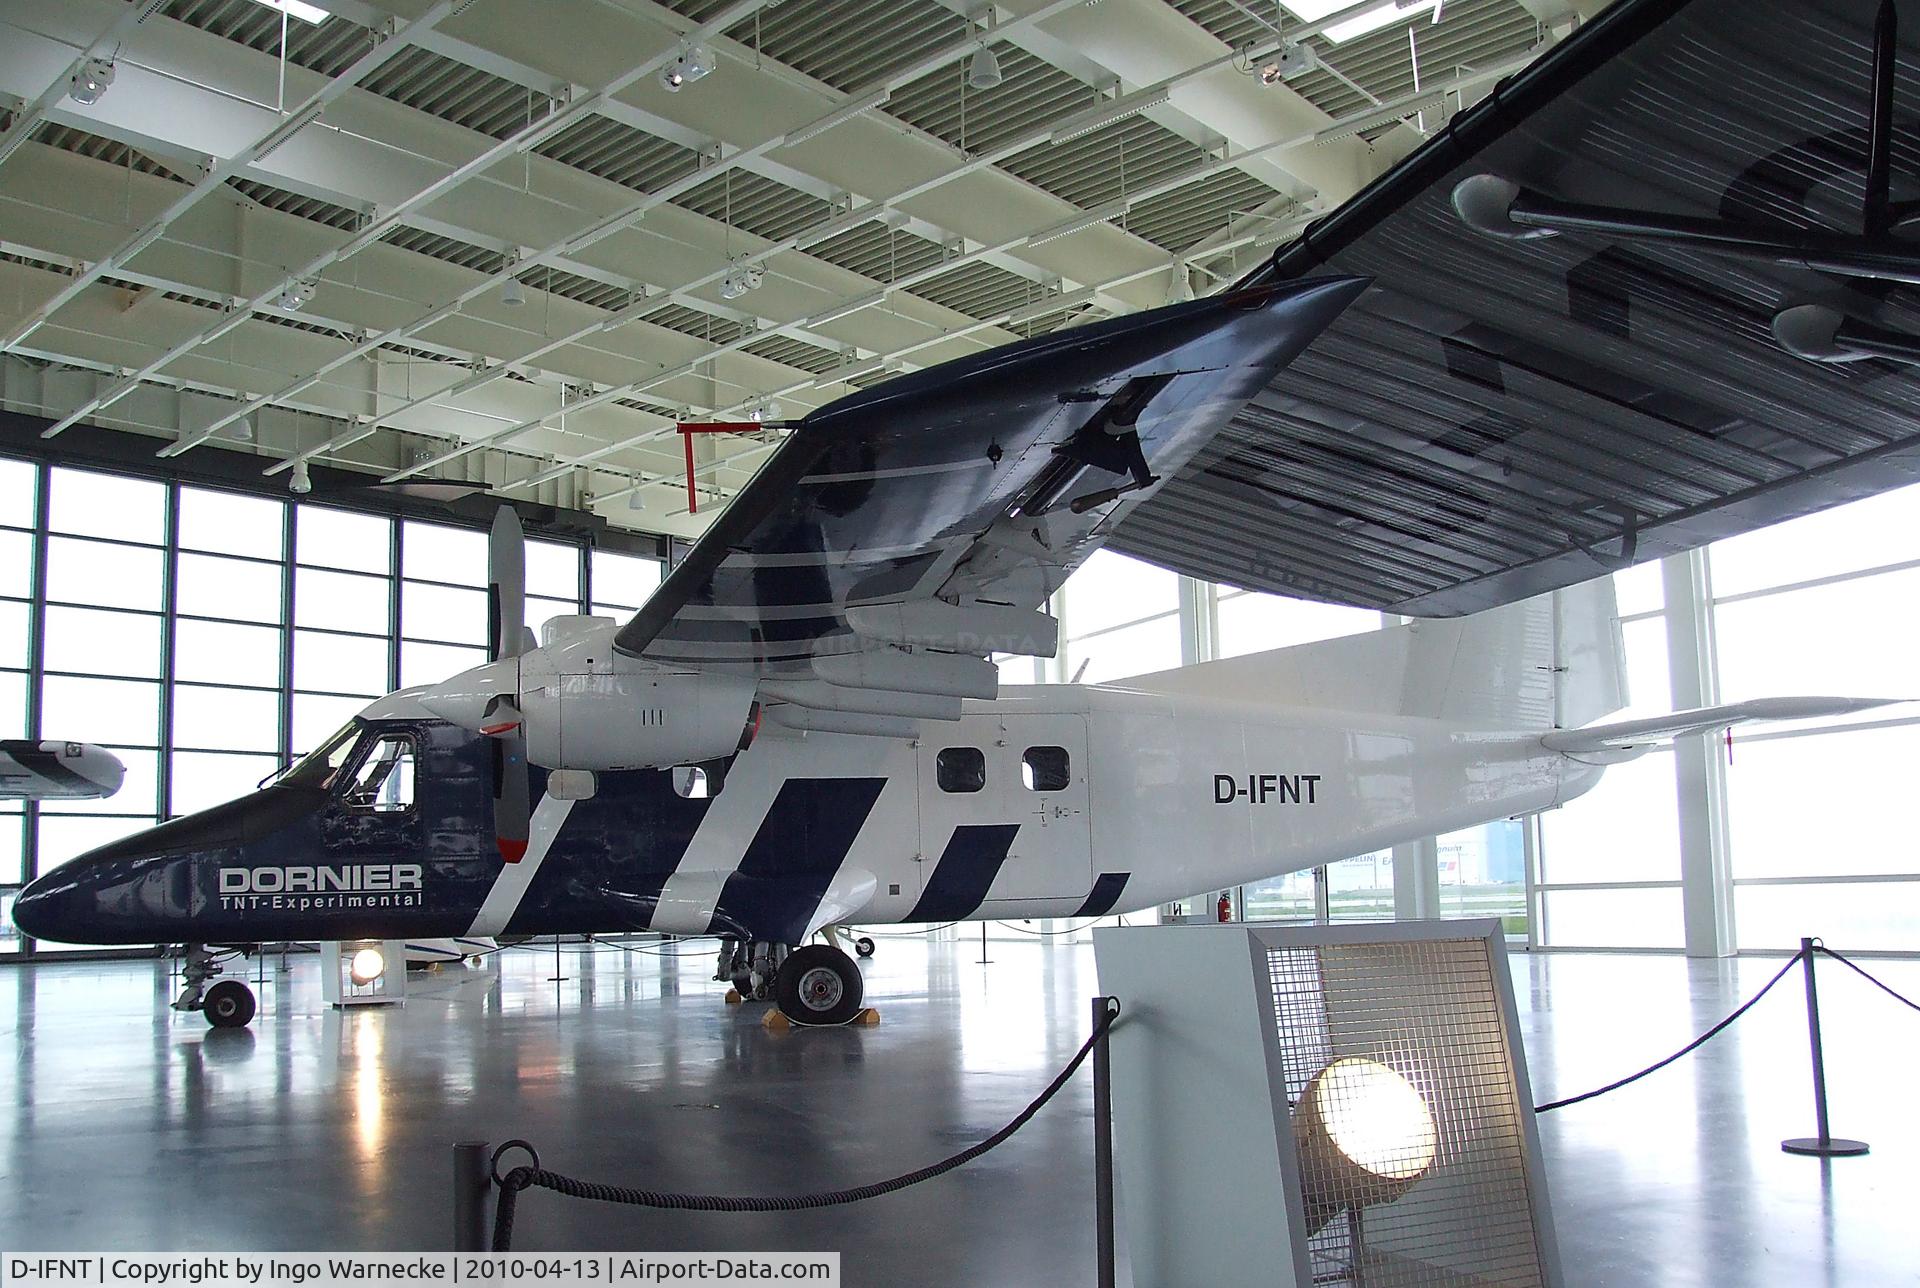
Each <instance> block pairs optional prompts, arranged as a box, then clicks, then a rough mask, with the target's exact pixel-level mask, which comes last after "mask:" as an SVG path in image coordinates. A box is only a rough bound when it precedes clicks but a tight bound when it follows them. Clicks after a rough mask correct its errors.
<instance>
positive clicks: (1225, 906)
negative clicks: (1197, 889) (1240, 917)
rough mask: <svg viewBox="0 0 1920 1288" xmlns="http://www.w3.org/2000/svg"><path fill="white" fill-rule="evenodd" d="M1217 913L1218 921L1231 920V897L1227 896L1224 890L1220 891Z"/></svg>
mask: <svg viewBox="0 0 1920 1288" xmlns="http://www.w3.org/2000/svg"><path fill="white" fill-rule="evenodd" d="M1217 911H1218V912H1219V914H1220V920H1222V921H1232V920H1233V896H1232V895H1230V894H1228V893H1227V892H1226V891H1225V890H1222V891H1221V892H1220V903H1219V906H1218V909H1217Z"/></svg>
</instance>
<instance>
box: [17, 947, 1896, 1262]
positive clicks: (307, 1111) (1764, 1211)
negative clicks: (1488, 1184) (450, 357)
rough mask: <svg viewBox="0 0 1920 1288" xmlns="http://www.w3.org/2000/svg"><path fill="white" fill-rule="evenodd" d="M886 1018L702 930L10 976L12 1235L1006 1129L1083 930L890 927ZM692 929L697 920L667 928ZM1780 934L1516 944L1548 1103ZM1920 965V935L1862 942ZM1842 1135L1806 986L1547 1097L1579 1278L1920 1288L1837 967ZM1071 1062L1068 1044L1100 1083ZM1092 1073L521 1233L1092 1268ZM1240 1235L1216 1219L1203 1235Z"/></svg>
mask: <svg viewBox="0 0 1920 1288" xmlns="http://www.w3.org/2000/svg"><path fill="white" fill-rule="evenodd" d="M881 942H882V947H881V951H880V955H879V956H878V958H876V959H875V960H874V961H873V962H871V963H869V976H868V979H869V983H868V995H869V998H870V1000H872V1001H873V1002H875V1003H876V1004H877V1005H878V1006H879V1007H880V1009H881V1011H882V1013H883V1023H882V1024H881V1025H880V1026H879V1027H877V1028H873V1029H847V1030H836V1031H831V1032H827V1031H816V1032H807V1033H790V1034H783V1035H775V1034H769V1033H767V1032H765V1031H763V1030H762V1029H761V1028H760V1026H759V1024H758V1023H757V1018H758V1017H757V1014H756V1013H755V1012H754V1011H753V1010H752V1009H751V1008H739V1007H727V1006H724V1005H722V1003H721V994H720V989H719V986H718V985H715V984H712V983H710V982H709V981H708V980H707V978H706V976H707V975H708V974H709V973H710V958H709V956H708V955H707V954H706V953H705V952H704V951H703V952H701V953H700V954H699V955H698V956H691V955H690V956H687V957H684V958H675V957H671V956H667V955H665V954H664V953H663V952H660V951H654V952H645V953H643V952H627V951H620V950H618V949H612V948H602V949H600V950H598V951H584V952H579V953H572V952H570V953H569V954H568V955H566V956H563V957H561V958H560V959H559V960H560V969H559V973H560V974H563V975H565V976H566V978H565V979H562V980H560V981H558V982H555V981H553V980H551V979H550V977H551V976H553V975H554V974H555V959H554V957H553V955H552V954H551V953H550V952H548V953H538V952H533V951H530V950H518V951H510V952H506V953H502V954H501V955H500V956H499V957H498V958H496V959H495V960H494V961H493V962H492V963H490V964H489V965H488V966H486V967H485V968H468V969H465V970H442V971H439V972H436V973H434V974H432V975H430V976H428V977H427V978H425V979H416V982H415V984H414V986H413V988H412V990H411V993H410V995H409V998H408V1000H407V1003H406V1005H405V1006H404V1008H401V1009H398V1010H363V1011H358V1012H354V1013H349V1014H341V1013H338V1012H335V1011H332V1010H329V1009H328V1008H326V1007H324V1006H323V1005H322V1003H321V1000H320V995H319V980H318V973H317V968H318V962H317V960H316V959H315V958H312V957H307V958H296V959H295V960H294V962H293V965H292V969H291V971H290V972H289V973H287V974H285V975H281V974H279V973H277V972H276V971H275V969H274V968H273V967H272V966H271V965H269V966H268V967H267V969H266V976H265V979H266V982H265V986H264V989H263V990H262V993H263V995H262V1000H261V1015H260V1017H259V1018H258V1019H257V1020H256V1021H255V1029H254V1030H253V1031H251V1032H247V1031H243V1032H230V1033H210V1032H209V1031H208V1030H207V1029H206V1027H205V1025H204V1024H203V1022H202V1021H201V1020H200V1019H199V1018H198V1017H194V1016H177V1015H174V1014H172V1013H171V1012H169V1011H168V1010H167V1008H166V1001H167V998H168V990H169V980H168V977H167V973H166V970H165V968H164V967H161V966H157V965H155V964H153V963H119V964H109V965H83V964H77V963H76V964H40V965H33V966H17V967H10V968H5V969H4V970H3V971H0V1034H4V1035H5V1037H6V1040H7V1041H9V1042H10V1043H11V1045H12V1048H13V1057H12V1059H10V1060H6V1061H4V1062H0V1106H4V1109H0V1170H3V1172H4V1180H5V1182H6V1184H7V1185H8V1186H9V1187H10V1191H9V1192H10V1194H11V1195H12V1201H10V1202H8V1203H6V1204H3V1205H0V1248H5V1249H7V1250H8V1251H20V1250H39V1249H103V1248H125V1249H176V1248H177V1249H201V1248H222V1247H232V1248H248V1249H336V1248H368V1249H416V1248H427V1249H431V1248H444V1247H445V1246H446V1244H447V1239H448V1237H449V1229H450V1198H449V1194H448V1176H449V1172H450V1152H451V1151H450V1147H451V1144H452V1142H453V1141H455V1140H457V1139H460V1138H462V1137H483V1138H487V1139H490V1140H494V1141H499V1140H503V1139H506V1138H508V1137H511V1136H524V1137H527V1138H529V1139H531V1140H533V1141H535V1142H537V1144H538V1145H539V1147H540V1150H541V1155H542V1158H543V1160H544V1161H545V1162H546V1163H547V1165H548V1166H550V1167H552V1168H554V1169H556V1170H560V1171H565V1172H568V1173H571V1174H574V1175H577V1176H582V1177H587V1178H593V1179H604V1180H610V1181H619V1182H626V1183H631V1184H637V1185H648V1186H652V1187H656V1188H663V1189H685V1190H703V1191H721V1192H729V1193H748V1194H751V1193H768V1194H777V1193H783V1192H786V1193H793V1192H800V1191H806V1190H812V1189H819V1188H825V1187H831V1186H839V1185H846V1184H857V1183H863V1182H866V1181H870V1180H874V1179H877V1178H880V1177H883V1176H887V1175H892V1174H894V1173H896V1172H900V1171H905V1170H908V1169H910V1168H913V1167H917V1166H919V1165H921V1164H923V1163H925V1162H928V1161H931V1160H933V1159H936V1158H939V1157H943V1156H945V1155H947V1154H949V1153H951V1152H954V1151H955V1150H957V1149H959V1148H961V1147H963V1146H964V1145H966V1144H968V1143H971V1142H972V1141H974V1140H977V1139H979V1138H981V1137H983V1136H985V1135H987V1134H988V1133H990V1132H991V1131H993V1130H994V1129H995V1128H997V1127H999V1126H1000V1125H1001V1124H1003V1123H1004V1122H1005V1121H1006V1120H1007V1119H1008V1118H1009V1117H1011V1116H1012V1115H1013V1114H1014V1113H1015V1112H1017V1111H1018V1110H1019V1108H1020V1107H1021V1106H1022V1105H1024V1104H1025V1103H1026V1101H1027V1100H1028V1099H1029V1098H1030V1097H1031V1096H1032V1095H1033V1094H1034V1093H1035V1092H1036V1091H1037V1090H1038V1089H1039V1088H1040V1087H1041V1086H1042V1085H1043V1084H1044V1083H1045V1082H1046V1080H1047V1078H1048V1077H1049V1076H1050V1075H1051V1074H1052V1072H1053V1071H1054V1070H1055V1069H1057V1068H1058V1067H1059V1066H1060V1064H1062V1063H1063V1062H1064V1061H1065V1060H1066V1059H1067V1057H1068V1056H1069V1055H1071V1054H1072V1052H1073V1051H1074V1049H1075V1048H1076V1047H1077V1046H1078V1044H1079V1042H1080V1040H1081V1038H1082V1036H1083V1035H1084V1033H1085V1032H1086V1027H1087V1006H1088V1003H1087V999H1088V997H1089V996H1090V995H1092V994H1093V993H1094V992H1095V991H1096V989H1095V981H1094V974H1093V954H1092V950H1091V948H1090V947H1088V946H1086V945H1085V944H1069V943H1063V942H1059V941H1050V940H1042V939H1036V938H1024V939H1019V940H995V941H994V942H993V943H992V944H991V945H990V947H989V956H990V957H991V958H992V959H993V960H992V961H991V963H990V964H988V965H984V966H983V965H981V964H979V963H978V962H977V961H976V959H977V958H978V957H979V955H980V951H981V950H980V945H979V941H978V940H977V939H960V940H957V941H956V940H953V939H947V940H944V941H937V942H933V943H927V942H925V941H923V940H921V939H918V938H902V939H885V940H882V941H881ZM680 951H685V950H680ZM1778 965H1779V963H1778V962H1777V961H1772V960H1766V959H1746V960H1739V961H1732V962H1688V961H1685V960H1683V959H1680V958H1676V957H1657V956H1631V955H1565V954H1563V955H1539V956H1532V957H1528V956H1525V955H1520V956H1517V957H1516V958H1515V960H1514V975H1515V983H1516V991H1517V994H1518V999H1519V1005H1520V1012H1521V1021H1522V1027H1523V1029H1524V1030H1525V1036H1526V1042H1527V1047H1528V1050H1529V1054H1530V1057H1531V1061H1532V1066H1533V1073H1534V1087H1535V1090H1536V1092H1537V1093H1538V1095H1539V1098H1541V1099H1543V1100H1544V1099H1548V1098H1553V1097H1557V1096H1561V1095H1566V1094H1570V1093H1573V1092H1576V1091H1581V1090H1585V1089H1587V1088H1589V1087H1591V1086H1595V1085H1598V1084H1599V1083H1602V1082H1605V1081H1608V1080H1610V1079H1612V1078H1613V1077H1615V1076H1618V1075H1619V1074H1621V1073H1624V1072H1627V1071H1630V1070H1631V1069H1633V1068H1636V1067H1638V1066H1640V1065H1643V1064H1646V1063H1648V1062H1650V1061H1651V1060H1653V1059H1655V1058H1657V1057H1659V1056H1661V1055H1664V1054H1666V1053H1667V1052H1669V1051H1671V1050H1672V1049H1674V1048H1675V1047H1677V1046H1678V1045H1680V1044H1681V1043H1682V1042H1684V1041H1685V1040H1686V1039H1687V1038H1689V1037H1690V1036H1692V1035H1693V1034H1694V1033H1696V1032H1697V1031H1699V1030H1700V1029H1702V1028H1704V1027H1705V1026H1706V1025H1707V1024H1709V1023H1711V1022H1712V1021H1713V1020H1714V1019H1717V1018H1718V1017H1719V1016H1720V1015H1722V1014H1723V1013H1725V1012H1726V1011H1727V1010H1728V1009H1730V1008H1731V1006H1732V1005H1733V1004H1735V1003H1736V1002H1737V1001H1738V1000H1739V999H1741V998H1743V997H1745V996H1746V995H1747V994H1749V993H1750V992H1751V991H1752V990H1753V989H1754V988H1756V987H1758V985H1759V984H1761V983H1762V982H1764V981H1765V979H1766V978H1767V976H1768V975H1770V974H1771V973H1772V972H1773V971H1774V970H1775V969H1777V968H1778ZM1870 965H1871V966H1872V968H1873V969H1875V970H1876V971H1878V972H1881V973H1882V974H1883V977H1884V978H1886V979H1887V980H1888V981H1889V982H1890V983H1892V984H1893V985H1894V986H1895V987H1897V988H1901V989H1902V990H1904V991H1908V992H1910V993H1914V994H1920V963H1909V962H1874V963H1870ZM1821 979H1822V1001H1823V1004H1824V1014H1825V1019H1826V1027H1827V1034H1828V1043H1829V1054H1828V1070H1829V1075H1830V1078H1831V1083H1832V1093H1833V1103H1834V1106H1835V1108H1834V1130H1835V1131H1836V1132H1837V1133H1840V1134H1849V1135H1856V1136H1862V1137H1865V1138H1866V1139H1868V1140H1869V1141H1870V1142H1871V1144H1872V1146H1873V1153H1872V1154H1871V1155H1870V1156H1868V1157H1866V1158H1859V1159H1845V1160H1840V1161H1837V1162H1832V1163H1822V1162H1819V1161H1815V1160H1811V1159H1806V1158H1796V1157H1790V1156H1788V1155H1785V1154H1782V1153H1781V1152H1780V1149H1779V1144H1778V1142H1779V1140H1780V1138H1781V1137H1784V1136H1791V1135H1801V1134H1805V1133H1809V1132H1811V1130H1812V1127H1813V1123H1812V1110H1811V1106H1810V1102H1809V1090H1808V1074H1807V1060H1806V1047H1805V1021H1804V1011H1803V1009H1802V1004H1801V995H1800V992H1799V988H1798V984H1797V981H1789V982H1788V983H1786V984H1783V985H1782V987H1781V988H1780V989H1779V990H1777V991H1776V993H1775V994H1774V995H1773V996H1771V997H1769V998H1768V999H1767V1001H1765V1002H1764V1003H1762V1004H1761V1006H1760V1007H1758V1008H1757V1009H1756V1010H1755V1011H1754V1012H1753V1013H1752V1014H1751V1015H1750V1016H1748V1017H1747V1018H1746V1019H1745V1020H1743V1021H1741V1023H1739V1024H1738V1025H1736V1026H1735V1027H1734V1028H1733V1029H1732V1030H1730V1031H1729V1032H1728V1033H1727V1034H1725V1035H1723V1036H1722V1037H1721V1038H1719V1039H1717V1040H1716V1041H1715V1042H1713V1043H1711V1044H1709V1045H1708V1046H1707V1048H1705V1049H1704V1050H1703V1051H1702V1052H1700V1053H1699V1054H1698V1055H1696V1056H1694V1057H1692V1058H1690V1059H1688V1060H1686V1061H1683V1062H1682V1063H1680V1064H1678V1065H1675V1066H1674V1067H1672V1068H1670V1069H1667V1070H1665V1071H1663V1072H1661V1073H1659V1074H1656V1075H1654V1076H1653V1077H1651V1078H1649V1079H1647V1080H1645V1081H1643V1082H1641V1083H1639V1084H1636V1085H1635V1086H1633V1087H1630V1088H1628V1089H1626V1090H1623V1091H1620V1092H1617V1093H1615V1094H1612V1095H1609V1096H1606V1097H1603V1098H1601V1099H1598V1100H1595V1101H1591V1102H1588V1103H1586V1104H1583V1105H1579V1106H1575V1107H1572V1108H1568V1109H1565V1110H1562V1111H1559V1112H1556V1113H1552V1114H1548V1115H1546V1116H1545V1117H1544V1118H1542V1120H1541V1136H1542V1144H1543V1148H1544V1151H1545V1154H1546V1160H1547V1166H1548V1169H1549V1175H1550V1183H1551V1188H1552V1197H1553V1202H1554V1208H1555V1215H1556V1220H1557V1224H1558V1228H1559V1231H1560V1239H1561V1244H1562V1248H1563V1252H1564V1259H1565V1264H1566V1281H1567V1283H1568V1284H1569V1285H1572V1286H1574V1288H1603V1286H1604V1288H1629V1286H1631V1288H1642V1286H1644V1285H1672V1286H1676V1288H1678V1286H1683V1285H1726V1286H1727V1288H1734V1286H1736V1285H1737V1286H1739V1288H1756V1286H1759V1285H1782V1286H1785V1285H1792V1286H1793V1288H1805V1286H1807V1285H1848V1286H1849V1288H1851V1286H1853V1285H1877V1284H1912V1283H1920V1226H1917V1225H1916V1214H1917V1213H1920V1207H1916V1203H1915V1198H1916V1194H1917V1193H1920V1186H1917V1185H1916V1181H1915V1175H1916V1172H1917V1171H1920V1109H1916V1095H1915V1092H1916V1084H1915V1074H1914V1070H1915V1069H1916V1068H1920V1015H1916V1014H1915V1013H1913V1012H1911V1011H1907V1010H1904V1009H1903V1008H1901V1007H1899V1006H1898V1005H1897V1004H1896V1003H1894V1002H1892V1001H1890V1000H1889V999H1887V998H1885V997H1883V996H1881V995H1880V994H1878V993H1876V992H1874V991H1873V990H1871V989H1870V988H1869V987H1868V986H1867V985H1866V984H1865V983H1863V982H1862V981H1859V980H1858V979H1855V978H1851V977H1848V976H1847V974H1846V972H1845V971H1844V970H1843V969H1842V968H1840V967H1838V966H1833V965H1831V964H1829V965H1827V966H1825V967H1823V969H1822V973H1821ZM1084 1077H1085V1075H1084V1074H1083V1075H1082V1078H1083V1080H1084ZM1089 1130H1090V1120H1089V1111H1088V1107H1087V1097H1086V1092H1085V1089H1084V1084H1083V1085H1082V1086H1080V1087H1075V1088H1071V1089H1070V1090H1069V1092H1067V1093H1064V1094H1063V1095H1062V1097H1061V1099H1060V1100H1059V1101H1057V1102H1056V1103H1055V1104H1054V1105H1053V1106H1051V1107H1050V1108H1049V1109H1048V1110H1047V1111H1045V1112H1044V1113H1043V1114H1042V1115H1041V1116H1040V1117H1039V1118H1037V1119H1036V1120H1035V1121H1034V1122H1033V1123H1031V1124H1030V1125H1029V1126H1028V1128H1027V1129H1026V1130H1025V1131H1023V1132H1022V1133H1021V1134H1020V1135H1018V1136H1016V1137H1015V1138H1014V1139H1013V1140H1012V1141H1011V1142H1010V1143H1008V1144H1007V1145H1006V1146H1005V1147H1004V1148H1002V1149H1001V1150H999V1151H998V1152H996V1153H993V1154H991V1155H988V1156H987V1157H986V1158H984V1159H982V1160H980V1161H979V1162H977V1163H975V1164H973V1165H971V1166H969V1167H966V1168H962V1169H961V1170H960V1171H958V1172H957V1173H954V1174H952V1175H950V1176H947V1177H944V1178H942V1179H940V1180H938V1181H935V1182H933V1183H930V1184H928V1185H925V1186H922V1187H919V1188H917V1189H914V1190H911V1191H908V1192H906V1193H903V1194H898V1195H892V1196H889V1197H886V1198H882V1199H879V1200H876V1201H873V1202H869V1203H865V1204H861V1205H857V1206H854V1207H847V1208H839V1209H833V1210H828V1211H821V1212H807V1213H798V1214H792V1215H754V1216H730V1215H704V1214H681V1213H652V1212H643V1211H639V1210H636V1209H631V1208H617V1207H609V1206H604V1205H600V1204H593V1203H584V1202H574V1201H569V1200H564V1199H561V1198H558V1197H556V1196H553V1195H549V1194H545V1193H540V1192H535V1193H533V1194H531V1195H529V1196H528V1198H527V1199H526V1201H525V1203H524V1204H523V1207H522V1214H521V1218H520V1223H519V1235H520V1237H519V1240H518V1243H517V1246H518V1247H521V1248H527V1249H543V1248H544V1249H595V1248H641V1247H652V1248H661V1249H697V1248H715V1249H726V1248H758V1249H774V1250H777V1249H817V1248H837V1249H839V1250H840V1251H841V1252H842V1253H843V1255H844V1267H845V1282H846V1283H848V1284H850V1285H879V1284H888V1285H892V1284H938V1285H976V1284H977V1285H992V1286H993V1288H1004V1286H1005V1285H1024V1284H1038V1283H1041V1282H1049V1283H1051V1282H1076V1281H1078V1282H1090V1281H1091V1278H1092V1249H1093V1230H1092V1226H1091V1222H1090V1214H1091V1202H1092V1176H1091V1170H1092V1169H1091V1158H1090V1146H1089ZM1221 1237H1222V1238H1231V1237H1232V1233H1231V1231H1223V1232H1222V1235H1221Z"/></svg>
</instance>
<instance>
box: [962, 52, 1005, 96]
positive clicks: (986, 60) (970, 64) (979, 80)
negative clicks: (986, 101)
mask: <svg viewBox="0 0 1920 1288" xmlns="http://www.w3.org/2000/svg"><path fill="white" fill-rule="evenodd" d="M1004 79H1006V78H1005V76H1003V75H1002V74H1001V71H1000V60H999V58H997V57H996V56H995V55H994V52H993V50H992V49H990V48H988V47H987V46H986V45H984V44H983V45H981V46H980V48H978V49H976V50H974V51H973V57H972V58H969V59H968V60H967V84H969V85H971V86H973V87H974V88H975V89H992V88H993V87H994V86H995V85H998V84H999V83H1000V82H1001V81H1002V80H1004Z"/></svg>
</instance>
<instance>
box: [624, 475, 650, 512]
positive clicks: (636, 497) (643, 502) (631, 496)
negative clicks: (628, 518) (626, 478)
mask: <svg viewBox="0 0 1920 1288" xmlns="http://www.w3.org/2000/svg"><path fill="white" fill-rule="evenodd" d="M627 508H628V509H629V510H644V509H646V508H647V498H646V497H644V496H641V495H640V482H639V480H638V479H636V480H634V484H633V491H631V492H629V493H627Z"/></svg>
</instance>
